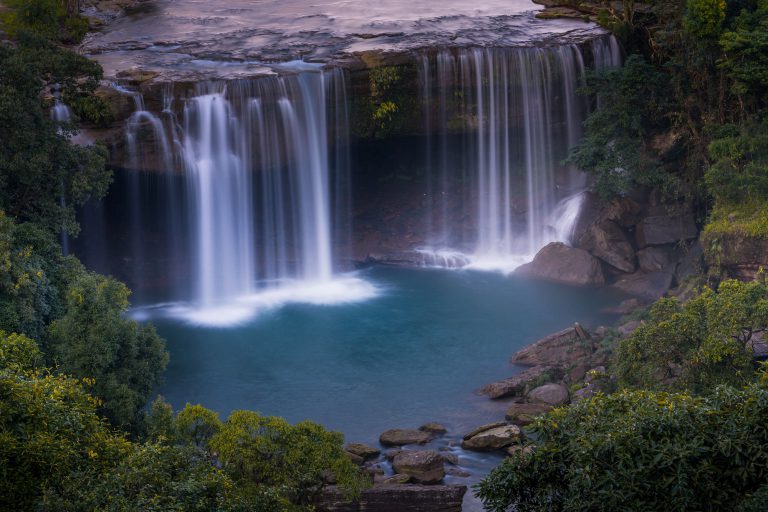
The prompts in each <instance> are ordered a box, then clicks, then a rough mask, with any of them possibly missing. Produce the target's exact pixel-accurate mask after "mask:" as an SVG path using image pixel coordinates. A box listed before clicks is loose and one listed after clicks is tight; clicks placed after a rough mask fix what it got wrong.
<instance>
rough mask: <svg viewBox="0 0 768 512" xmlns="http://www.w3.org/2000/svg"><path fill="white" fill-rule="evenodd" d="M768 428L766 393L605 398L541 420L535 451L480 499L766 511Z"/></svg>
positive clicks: (494, 475)
mask: <svg viewBox="0 0 768 512" xmlns="http://www.w3.org/2000/svg"><path fill="white" fill-rule="evenodd" d="M766 424H768V387H767V386H766V385H765V384H752V385H749V386H748V387H746V388H745V389H742V390H737V389H733V388H729V387H721V388H718V389H717V390H716V391H715V392H714V393H713V395H712V396H710V397H706V398H695V397H692V396H690V395H688V394H668V393H664V392H650V391H630V390H624V391H621V392H619V393H616V394H614V395H598V396H596V397H594V398H592V399H590V400H586V401H583V402H579V403H577V404H574V405H571V406H570V407H566V408H561V409H556V410H554V411H553V412H551V413H550V414H549V415H547V416H544V417H540V418H538V419H537V420H536V421H535V423H534V424H533V429H534V431H535V432H536V433H537V436H538V437H537V446H536V448H535V449H534V450H533V451H532V453H530V454H528V453H525V452H523V451H519V452H518V454H517V455H516V456H513V457H511V458H508V459H506V460H505V461H504V462H503V463H502V464H501V465H500V466H499V467H497V468H496V469H494V470H493V471H492V472H491V474H490V475H489V476H488V477H487V478H486V479H485V480H483V481H482V483H481V484H480V485H479V496H480V498H481V499H482V501H483V503H484V505H485V506H486V508H487V509H488V510H491V511H494V512H504V511H507V510H516V511H518V512H545V511H546V512H558V511H566V510H567V511H574V512H575V511H585V512H586V511H590V512H599V511H605V512H613V511H616V510H623V511H638V512H639V511H649V510H699V511H728V510H738V509H739V508H738V507H739V505H740V504H741V503H742V502H743V507H742V508H741V509H740V510H762V509H759V508H754V507H755V506H758V507H759V506H760V505H761V504H765V487H764V485H765V475H766V473H768V430H766V428H765V425H766ZM750 507H752V508H750Z"/></svg>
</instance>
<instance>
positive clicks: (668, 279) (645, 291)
mask: <svg viewBox="0 0 768 512" xmlns="http://www.w3.org/2000/svg"><path fill="white" fill-rule="evenodd" d="M673 279H674V273H673V272H672V271H671V270H669V269H668V270H659V271H657V272H642V271H640V272H635V273H634V274H631V275H628V276H626V277H622V278H620V279H619V280H617V281H616V282H615V283H614V284H613V287H614V288H617V289H619V290H621V291H623V292H624V293H627V294H629V295H634V296H636V297H639V298H641V299H643V300H646V301H649V302H650V301H655V300H656V299H658V298H659V297H661V296H663V295H664V294H665V293H667V292H668V291H669V289H670V288H671V287H672V281H673Z"/></svg>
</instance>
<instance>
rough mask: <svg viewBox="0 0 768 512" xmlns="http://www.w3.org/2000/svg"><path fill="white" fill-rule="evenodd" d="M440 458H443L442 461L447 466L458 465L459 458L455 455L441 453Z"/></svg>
mask: <svg viewBox="0 0 768 512" xmlns="http://www.w3.org/2000/svg"><path fill="white" fill-rule="evenodd" d="M440 456H441V457H443V460H445V462H447V463H448V464H451V465H454V466H458V465H459V456H458V455H456V454H455V453H445V452H441V453H440Z"/></svg>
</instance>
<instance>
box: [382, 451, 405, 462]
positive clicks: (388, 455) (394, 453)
mask: <svg viewBox="0 0 768 512" xmlns="http://www.w3.org/2000/svg"><path fill="white" fill-rule="evenodd" d="M402 451H403V450H401V449H400V448H393V449H391V450H387V451H385V452H384V458H385V459H387V460H388V461H390V462H392V460H393V459H394V458H395V457H396V456H397V454H398V453H400V452H402Z"/></svg>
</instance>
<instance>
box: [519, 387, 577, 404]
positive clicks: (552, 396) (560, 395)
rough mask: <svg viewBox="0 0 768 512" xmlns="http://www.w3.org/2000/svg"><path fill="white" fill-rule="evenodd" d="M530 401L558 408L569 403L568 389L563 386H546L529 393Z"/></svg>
mask: <svg viewBox="0 0 768 512" xmlns="http://www.w3.org/2000/svg"><path fill="white" fill-rule="evenodd" d="M528 400H529V401H530V402H531V403H534V404H537V403H538V404H547V405H552V406H555V407H556V406H558V405H563V404H565V403H567V402H568V389H567V388H566V387H565V386H563V385H562V384H555V383H550V384H544V385H543V386H539V387H537V388H534V389H532V390H531V392H530V393H528Z"/></svg>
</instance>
